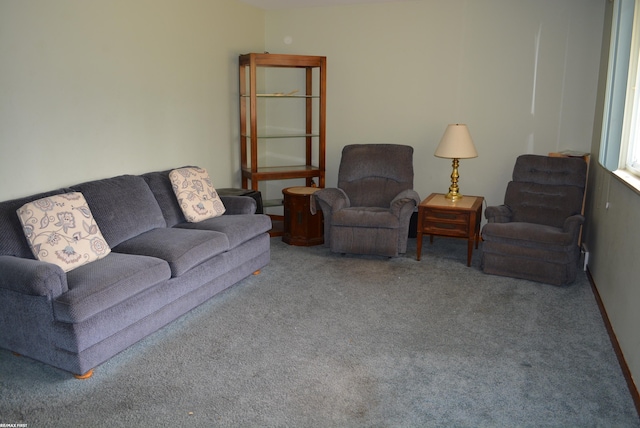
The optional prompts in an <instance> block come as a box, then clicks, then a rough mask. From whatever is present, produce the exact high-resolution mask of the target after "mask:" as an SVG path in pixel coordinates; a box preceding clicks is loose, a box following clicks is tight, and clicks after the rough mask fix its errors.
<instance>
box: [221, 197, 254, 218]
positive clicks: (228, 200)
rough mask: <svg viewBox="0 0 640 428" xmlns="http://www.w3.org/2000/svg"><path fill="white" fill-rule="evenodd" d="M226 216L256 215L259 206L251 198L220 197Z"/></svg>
mask: <svg viewBox="0 0 640 428" xmlns="http://www.w3.org/2000/svg"><path fill="white" fill-rule="evenodd" d="M220 199H221V200H222V203H223V204H224V209H225V212H224V213H225V214H232V215H233V214H255V213H256V209H257V204H256V201H255V199H253V198H252V197H250V196H220Z"/></svg>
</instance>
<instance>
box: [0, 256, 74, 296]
mask: <svg viewBox="0 0 640 428" xmlns="http://www.w3.org/2000/svg"><path fill="white" fill-rule="evenodd" d="M0 272H2V275H0V288H4V289H6V290H11V291H15V292H18V293H23V294H27V295H31V296H49V297H51V298H55V297H58V296H60V295H61V294H62V293H64V292H66V291H67V290H68V286H67V275H66V274H65V273H64V271H63V270H62V268H60V266H57V265H54V264H53V263H47V262H41V261H39V260H34V259H23V258H21V257H13V256H0Z"/></svg>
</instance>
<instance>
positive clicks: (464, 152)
mask: <svg viewBox="0 0 640 428" xmlns="http://www.w3.org/2000/svg"><path fill="white" fill-rule="evenodd" d="M434 156H437V157H439V158H447V159H467V158H475V157H478V152H477V151H476V146H474V145H473V140H472V139H471V134H470V133H469V128H467V125H464V124H460V123H454V124H451V125H448V126H447V129H446V130H445V131H444V135H443V136H442V139H441V140H440V144H438V148H437V149H436V152H435V153H434Z"/></svg>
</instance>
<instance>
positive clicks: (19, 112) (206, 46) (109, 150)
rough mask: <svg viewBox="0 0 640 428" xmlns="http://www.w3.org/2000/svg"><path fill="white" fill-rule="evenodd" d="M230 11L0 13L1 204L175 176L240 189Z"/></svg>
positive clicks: (161, 6) (143, 3)
mask: <svg viewBox="0 0 640 428" xmlns="http://www.w3.org/2000/svg"><path fill="white" fill-rule="evenodd" d="M262 49H264V13H263V12H262V11H261V10H259V9H256V8H254V7H251V6H248V5H246V4H244V3H241V2H238V1H236V0H210V1H202V0H108V1H107V0H105V1H102V0H100V1H87V0H55V1H52V0H2V1H0V200H5V199H9V198H12V197H19V196H23V195H27V194H31V193H35V192H38V191H43V190H49V189H53V188H56V187H61V186H65V185H69V184H74V183H78V182H81V181H85V180H90V179H94V178H103V177H109V176H113V175H116V174H121V173H142V172H147V171H152V170H159V169H163V168H171V167H176V166H182V165H186V164H190V165H193V164H196V165H200V166H203V167H205V168H207V169H208V170H209V172H210V174H211V176H212V178H213V181H214V183H215V184H216V186H218V187H231V186H235V187H239V184H240V176H239V170H240V166H239V165H240V160H239V149H238V143H237V140H238V137H237V135H238V101H237V86H238V83H237V74H238V72H237V61H238V60H237V58H238V55H239V54H241V53H245V52H251V51H256V50H257V51H261V50H262Z"/></svg>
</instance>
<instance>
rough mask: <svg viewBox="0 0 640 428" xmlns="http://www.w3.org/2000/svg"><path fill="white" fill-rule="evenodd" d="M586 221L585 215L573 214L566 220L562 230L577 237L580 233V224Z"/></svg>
mask: <svg viewBox="0 0 640 428" xmlns="http://www.w3.org/2000/svg"><path fill="white" fill-rule="evenodd" d="M583 223H584V216H582V215H580V214H575V215H572V216H571V217H567V218H566V219H565V220H564V225H563V226H562V231H563V232H565V233H570V234H571V236H574V237H577V236H578V234H579V233H580V226H582V224H583Z"/></svg>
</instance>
